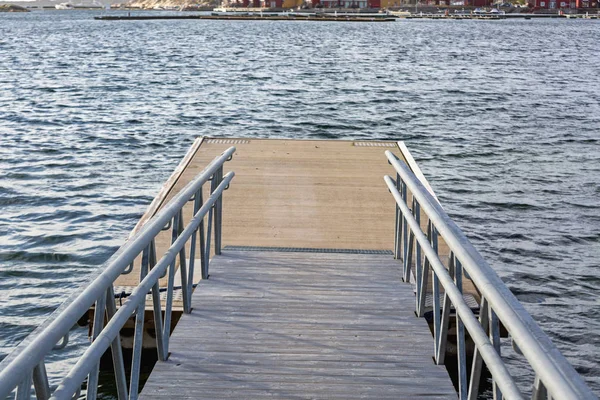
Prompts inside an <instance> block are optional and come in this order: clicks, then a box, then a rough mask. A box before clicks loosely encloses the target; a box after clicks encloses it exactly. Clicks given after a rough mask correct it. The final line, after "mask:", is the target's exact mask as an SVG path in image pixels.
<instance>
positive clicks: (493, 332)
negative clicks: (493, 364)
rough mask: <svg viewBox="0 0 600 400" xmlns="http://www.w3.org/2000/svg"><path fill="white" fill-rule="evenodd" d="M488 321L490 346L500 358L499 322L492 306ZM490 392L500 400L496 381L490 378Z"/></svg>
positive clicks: (495, 398) (500, 396)
mask: <svg viewBox="0 0 600 400" xmlns="http://www.w3.org/2000/svg"><path fill="white" fill-rule="evenodd" d="M489 321H490V340H491V342H492V345H493V346H494V349H496V352H497V353H498V355H499V356H501V352H500V321H499V320H498V316H497V315H496V312H495V311H494V309H493V308H492V306H491V305H490V306H489ZM492 385H493V387H492V390H493V394H494V400H502V392H501V391H500V388H499V387H498V385H496V381H495V380H494V379H493V378H492Z"/></svg>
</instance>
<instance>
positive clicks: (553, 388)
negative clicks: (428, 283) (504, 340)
mask: <svg viewBox="0 0 600 400" xmlns="http://www.w3.org/2000/svg"><path fill="white" fill-rule="evenodd" d="M385 154H386V156H387V158H388V160H389V161H390V163H391V164H392V166H393V167H394V169H395V170H396V172H397V173H398V174H399V175H400V177H401V179H402V180H403V181H404V183H405V185H407V186H408V188H409V190H410V191H411V193H412V195H413V197H414V198H416V199H417V201H418V202H419V204H420V205H421V209H422V210H423V211H424V212H425V213H426V214H427V216H428V217H429V218H430V220H431V221H432V222H433V224H434V225H435V227H436V228H437V230H438V232H439V233H440V235H441V236H442V237H443V238H444V240H445V241H446V244H447V245H448V247H449V248H450V249H451V250H452V251H453V252H454V254H455V255H456V257H457V258H458V259H459V260H460V261H461V262H462V264H463V267H464V268H465V270H466V272H467V273H468V274H469V276H470V278H471V280H472V281H473V282H474V283H475V286H476V287H477V288H478V289H479V291H481V293H482V295H483V296H485V298H486V299H487V300H488V302H489V304H490V306H491V307H492V309H493V310H494V311H495V312H496V313H497V315H498V317H499V318H500V320H501V321H502V323H503V325H504V326H505V327H506V328H507V329H508V331H509V332H510V334H511V335H512V337H513V339H514V340H515V342H516V343H517V344H518V346H519V348H520V349H521V350H522V351H523V355H524V356H525V358H526V359H527V360H528V361H529V364H530V365H531V367H532V368H533V369H534V371H535V372H536V373H537V375H538V376H539V377H540V379H541V380H542V382H543V383H544V385H546V387H547V389H548V392H549V393H550V395H551V396H552V397H553V398H557V399H597V397H596V396H595V395H594V394H593V393H592V391H591V389H590V388H589V387H588V386H587V385H586V384H585V382H584V381H583V379H582V378H581V376H580V375H579V374H578V373H577V371H575V369H574V368H573V367H572V366H571V364H570V363H569V362H568V361H567V360H566V358H565V357H564V356H563V355H562V354H561V353H560V351H559V350H558V349H557V348H556V346H555V345H554V344H553V343H552V341H551V340H550V338H549V337H548V336H547V335H546V334H545V333H544V332H543V331H542V329H541V328H540V327H539V326H538V325H537V324H536V323H535V321H534V320H533V318H532V317H531V316H530V315H529V313H528V312H527V311H526V310H525V308H524V307H523V305H522V304H521V303H520V302H519V301H518V300H517V298H516V297H515V296H514V295H513V294H512V293H511V292H510V290H508V288H507V287H506V285H504V282H502V280H501V279H500V278H499V277H498V275H497V274H496V272H495V271H494V270H493V269H492V268H491V267H490V266H489V265H488V264H487V262H486V261H485V260H484V259H483V257H482V256H481V255H480V254H479V252H478V251H477V250H476V249H475V247H473V245H472V244H471V242H470V241H469V240H468V239H467V237H466V236H465V235H464V234H463V233H462V231H461V230H460V228H459V227H458V226H457V225H456V224H455V223H454V221H452V219H451V218H450V217H449V216H448V215H447V214H446V212H445V211H444V210H443V209H442V207H441V206H440V204H439V203H438V202H437V201H436V200H435V198H434V197H433V196H432V195H431V194H430V193H429V192H428V191H427V190H426V189H425V187H424V186H423V184H422V183H421V182H420V181H419V180H418V179H417V177H416V176H415V175H414V174H413V173H412V172H411V171H410V169H409V168H408V167H407V166H406V165H404V164H403V163H402V162H401V161H400V160H399V159H398V157H396V155H394V154H393V153H392V152H390V151H386V152H385ZM388 186H389V185H388ZM396 200H397V201H398V199H396Z"/></svg>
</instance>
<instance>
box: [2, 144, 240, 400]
mask: <svg viewBox="0 0 600 400" xmlns="http://www.w3.org/2000/svg"><path fill="white" fill-rule="evenodd" d="M234 152H235V147H231V148H229V149H228V150H226V151H225V152H223V153H222V154H221V155H220V156H218V157H216V158H215V159H214V160H213V161H212V162H211V163H210V164H208V166H207V167H206V168H205V169H204V170H203V171H202V172H201V173H200V174H198V175H197V176H196V178H194V180H193V181H191V182H190V183H189V184H188V185H186V186H185V188H183V189H182V190H181V191H180V192H179V193H178V194H177V195H176V196H175V197H174V198H173V199H172V200H171V201H169V203H168V204H167V205H165V207H163V208H162V209H161V210H160V211H159V212H158V213H157V214H156V215H155V216H154V217H153V218H152V219H151V220H149V221H148V222H147V223H146V224H145V225H144V226H143V227H142V229H141V230H140V231H139V232H138V233H137V234H136V235H134V236H133V237H132V238H130V239H129V240H128V241H127V243H125V244H124V245H123V246H122V247H121V248H120V249H119V250H118V251H117V252H116V253H115V254H114V255H113V256H112V257H111V258H110V259H109V260H108V261H107V262H105V263H104V264H103V265H102V266H101V267H100V268H98V269H97V270H96V272H95V273H94V274H93V275H92V276H91V278H90V279H89V280H88V281H87V283H85V284H84V285H82V286H81V287H80V288H79V290H75V291H74V292H73V294H72V295H71V296H69V298H68V299H67V300H66V301H65V302H64V303H63V304H62V305H61V306H60V307H59V308H58V309H57V310H56V311H55V312H54V313H52V315H50V317H49V318H48V319H47V320H46V321H44V323H42V325H40V326H39V327H38V328H37V329H36V330H35V331H34V332H32V333H31V334H30V335H29V336H27V338H25V340H23V342H21V344H19V346H17V347H16V348H15V350H14V351H13V352H11V354H9V355H8V356H7V357H6V358H5V359H4V360H3V361H2V362H1V363H0V398H6V396H8V395H9V394H10V393H11V392H12V391H13V390H14V389H15V388H17V392H16V398H17V399H21V398H23V399H25V398H27V399H29V397H30V395H31V386H32V383H33V387H34V388H35V393H36V397H37V398H38V399H47V398H49V397H50V396H51V397H52V398H57V399H70V398H71V397H72V396H73V394H74V393H78V392H79V391H80V387H81V384H82V382H83V381H84V380H85V379H86V376H87V398H88V399H89V398H96V394H97V389H98V370H99V362H100V358H101V357H102V355H103V354H104V352H105V351H106V350H107V349H108V348H109V347H110V348H111V351H112V356H113V365H114V367H115V380H116V386H117V392H118V396H119V399H120V400H121V399H127V398H129V399H136V398H137V395H138V387H139V371H140V367H141V358H140V357H141V350H142V337H143V320H144V312H145V309H146V295H147V294H148V293H149V292H150V293H151V294H152V305H153V311H154V322H155V330H156V340H157V352H158V358H159V360H163V361H164V360H166V359H167V357H168V354H169V353H168V346H169V335H170V327H171V323H170V320H171V312H172V303H173V286H174V278H175V269H176V267H177V257H179V268H180V276H181V290H182V294H183V305H184V307H183V308H184V312H185V313H189V312H191V295H192V288H193V277H194V260H195V254H196V244H198V248H199V249H198V252H199V256H200V261H201V272H202V278H203V279H205V278H207V277H208V267H209V262H210V258H209V257H210V238H211V235H212V231H213V229H212V226H213V219H214V239H215V240H214V251H215V254H220V251H221V247H220V246H221V214H222V193H223V191H224V190H225V189H226V188H227V187H228V186H229V183H230V182H231V180H232V179H233V177H234V173H233V172H229V173H228V174H226V175H225V176H223V164H224V163H225V162H227V161H229V160H231V158H232V156H233V153H234ZM209 180H210V195H209V197H208V198H207V199H206V201H204V200H203V186H204V184H206V183H207V182H208V181H209ZM190 201H193V203H194V205H193V217H192V219H191V220H190V221H189V222H188V224H187V226H185V227H184V224H183V209H184V206H185V205H186V204H187V203H188V202H190ZM206 216H208V217H207V218H208V225H207V227H206V230H205V227H204V220H205V217H206ZM167 224H170V226H172V244H171V247H170V248H169V249H168V250H167V251H166V252H165V253H164V255H163V256H162V258H161V259H160V260H159V261H157V257H156V245H155V238H156V236H157V235H158V234H159V233H160V232H161V231H162V230H163V229H164V227H165V226H166V225H167ZM205 235H206V240H205ZM197 239H199V240H197ZM188 242H189V244H190V247H189V248H190V257H189V265H188V264H187V263H188V259H187V258H186V254H185V253H186V244H187V243H188ZM197 242H199V243H197ZM140 254H141V255H142V260H141V268H140V283H139V284H138V286H137V287H136V288H135V289H134V290H133V292H132V293H131V295H130V296H129V297H128V298H127V300H126V301H125V303H123V304H122V306H121V307H120V308H119V309H118V311H117V307H116V303H115V295H114V286H113V284H114V282H115V280H116V279H117V278H118V277H119V276H120V275H121V274H123V273H129V272H130V271H129V269H130V265H131V264H132V263H133V262H134V260H136V259H137V258H138V257H139V256H140ZM164 275H168V286H167V297H166V301H165V310H164V321H163V310H162V305H161V299H160V288H159V279H160V278H161V277H162V276H164ZM93 305H95V312H94V323H93V330H92V339H93V342H92V344H91V345H90V346H89V347H88V348H87V349H86V351H85V352H84V354H83V355H82V356H81V357H80V359H79V361H78V362H77V363H76V365H75V366H74V367H73V368H72V369H71V371H70V372H69V373H68V375H67V376H65V377H64V378H62V380H61V382H60V384H59V385H58V387H57V388H56V389H55V390H54V392H52V391H51V389H50V386H49V383H48V377H47V374H46V367H45V363H44V357H45V356H46V355H47V354H48V353H50V351H51V350H52V349H53V347H54V346H55V345H56V343H57V342H58V341H59V340H60V339H61V338H63V337H66V336H67V335H68V332H69V330H70V329H71V328H72V327H73V326H74V325H75V324H76V322H77V320H78V319H79V318H80V317H81V315H84V314H85V313H87V312H88V310H89V309H90V307H92V306H93ZM105 313H106V317H107V320H108V323H107V324H106V326H104V320H105ZM132 315H134V316H135V334H134V348H133V361H132V367H131V377H130V386H129V389H128V388H127V379H126V376H125V368H124V362H123V354H122V349H121V341H120V337H119V332H120V330H121V328H122V327H123V326H124V324H125V323H126V322H127V321H128V320H129V318H131V317H132Z"/></svg>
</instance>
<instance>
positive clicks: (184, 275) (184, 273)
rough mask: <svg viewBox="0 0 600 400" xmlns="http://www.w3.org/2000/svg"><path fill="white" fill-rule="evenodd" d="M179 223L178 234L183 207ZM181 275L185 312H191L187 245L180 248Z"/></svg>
mask: <svg viewBox="0 0 600 400" xmlns="http://www.w3.org/2000/svg"><path fill="white" fill-rule="evenodd" d="M178 219H179V223H178V224H177V226H178V229H177V232H178V233H177V236H178V237H179V235H181V232H183V209H182V210H181V211H180V212H179V218H178ZM179 277H180V279H181V297H182V298H183V312H184V313H186V314H189V313H190V312H191V304H190V303H189V301H190V300H191V298H190V296H188V290H189V288H188V275H187V261H186V256H185V245H184V246H183V247H182V248H181V250H179Z"/></svg>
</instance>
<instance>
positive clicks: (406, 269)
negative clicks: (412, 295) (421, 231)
mask: <svg viewBox="0 0 600 400" xmlns="http://www.w3.org/2000/svg"><path fill="white" fill-rule="evenodd" d="M402 199H403V201H404V203H405V204H406V205H408V194H407V191H406V183H404V182H402ZM408 241H409V239H408V224H407V223H406V216H402V257H404V259H403V260H402V261H403V265H404V282H410V263H409V261H408V260H407V256H408Z"/></svg>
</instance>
